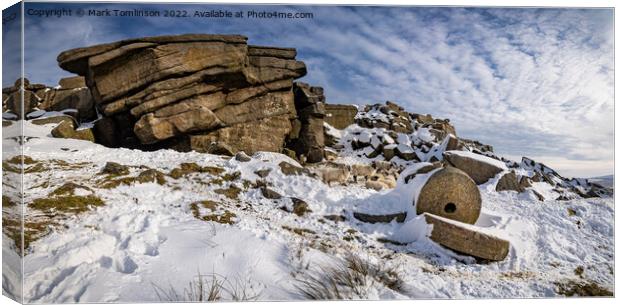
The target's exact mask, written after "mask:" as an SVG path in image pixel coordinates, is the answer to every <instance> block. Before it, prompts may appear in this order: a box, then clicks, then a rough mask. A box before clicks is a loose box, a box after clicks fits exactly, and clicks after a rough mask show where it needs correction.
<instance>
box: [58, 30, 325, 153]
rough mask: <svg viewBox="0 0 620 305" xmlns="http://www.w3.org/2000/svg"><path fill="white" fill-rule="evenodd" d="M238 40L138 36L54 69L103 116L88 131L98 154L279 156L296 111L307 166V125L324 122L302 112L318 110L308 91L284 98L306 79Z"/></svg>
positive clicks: (299, 65) (313, 142)
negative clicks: (103, 149)
mask: <svg viewBox="0 0 620 305" xmlns="http://www.w3.org/2000/svg"><path fill="white" fill-rule="evenodd" d="M246 41H247V38H246V37H244V36H240V35H210V34H188V35H177V36H159V37H145V38H137V39H129V40H123V41H118V42H114V43H109V44H103V45H97V46H92V47H87V48H80V49H74V50H69V51H66V52H63V53H61V54H60V55H59V56H58V62H59V65H60V66H61V67H62V68H63V69H65V70H67V71H70V72H73V73H76V74H78V75H80V76H83V77H85V84H86V85H87V86H88V89H90V92H91V93H92V97H93V100H94V102H95V104H97V107H98V108H99V109H100V110H101V112H102V114H103V115H104V118H103V119H101V120H99V121H101V123H99V124H96V125H95V130H94V131H95V134H96V138H97V141H98V142H99V141H100V143H102V144H104V145H110V146H114V147H116V146H124V147H125V146H130V145H137V147H144V148H146V149H152V148H164V147H167V148H173V149H178V150H187V149H194V150H197V151H210V152H213V151H225V152H226V154H229V153H234V152H236V151H238V150H244V151H246V152H247V153H251V152H255V151H258V150H269V151H274V152H280V151H282V149H283V148H284V147H285V146H286V145H285V141H286V140H287V139H290V137H289V134H290V133H291V132H292V131H293V128H292V127H291V122H289V120H296V119H297V115H298V113H299V112H301V113H302V114H303V115H301V116H300V117H299V121H300V123H301V122H303V123H305V124H306V126H305V128H304V126H303V124H299V128H298V129H297V130H296V132H298V135H301V137H299V136H298V138H303V139H304V140H305V142H307V143H309V144H308V145H305V147H309V148H310V149H306V151H304V153H306V155H312V157H311V158H312V159H317V158H318V157H316V156H317V155H318V154H319V152H320V155H321V158H322V155H323V151H322V146H321V145H320V144H321V143H322V141H321V139H320V138H322V134H323V130H322V122H321V124H320V125H321V132H320V133H318V132H317V131H318V128H317V127H316V126H318V125H319V124H318V123H317V122H313V121H312V119H311V118H319V116H317V114H319V113H320V112H321V111H323V114H321V115H324V109H323V110H321V109H320V108H321V107H318V108H317V107H314V108H306V106H309V105H310V104H313V103H314V104H316V103H315V102H317V101H318V102H321V103H322V102H323V101H324V97H323V95H322V89H320V88H319V87H309V86H308V90H309V93H310V94H309V95H306V96H302V95H297V94H294V93H293V90H292V87H293V80H294V79H296V78H299V77H302V76H304V75H305V74H306V66H305V64H304V63H303V62H300V61H297V60H295V56H296V51H295V49H290V48H276V47H263V46H252V45H248V44H247V43H246ZM62 83H63V84H61V87H62V88H64V87H77V86H80V85H81V82H80V79H68V80H63V81H62ZM319 89H320V90H319ZM73 90H78V89H73ZM319 91H320V92H319ZM298 97H299V98H300V100H299V102H298V101H296V99H297V98H298ZM301 98H303V99H304V100H301ZM317 99H318V100H317ZM321 99H322V100H321ZM301 104H308V105H306V106H304V107H298V105H301ZM314 106H316V105H314ZM306 114H308V115H306ZM110 118H111V119H110ZM119 118H126V119H125V120H122V119H119ZM99 121H98V122H99ZM285 121H286V122H285ZM269 128H273V129H269ZM111 133H114V134H116V135H118V137H117V138H118V140H116V139H114V137H113V136H111V135H110V134H111ZM315 135H318V136H315ZM314 138H316V139H314ZM216 147H220V148H222V147H225V148H226V149H225V150H221V149H217V150H214V148H216ZM316 149H320V151H317V152H316V153H315V152H314V150H316Z"/></svg>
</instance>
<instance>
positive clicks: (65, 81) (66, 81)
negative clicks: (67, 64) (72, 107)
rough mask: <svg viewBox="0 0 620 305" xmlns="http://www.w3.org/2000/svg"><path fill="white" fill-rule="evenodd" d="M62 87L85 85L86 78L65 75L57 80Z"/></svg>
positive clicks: (75, 87)
mask: <svg viewBox="0 0 620 305" xmlns="http://www.w3.org/2000/svg"><path fill="white" fill-rule="evenodd" d="M58 84H59V85H60V87H61V88H62V89H65V90H66V89H78V88H85V87H86V79H84V77H83V76H73V77H65V78H62V79H60V80H59V81H58Z"/></svg>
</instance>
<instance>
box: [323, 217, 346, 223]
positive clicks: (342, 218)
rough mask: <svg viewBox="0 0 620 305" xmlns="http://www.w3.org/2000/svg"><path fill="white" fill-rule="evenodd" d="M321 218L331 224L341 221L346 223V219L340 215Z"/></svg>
mask: <svg viewBox="0 0 620 305" xmlns="http://www.w3.org/2000/svg"><path fill="white" fill-rule="evenodd" d="M323 218H325V219H327V220H331V221H333V222H341V221H346V220H347V218H346V217H344V216H342V215H325V216H323Z"/></svg>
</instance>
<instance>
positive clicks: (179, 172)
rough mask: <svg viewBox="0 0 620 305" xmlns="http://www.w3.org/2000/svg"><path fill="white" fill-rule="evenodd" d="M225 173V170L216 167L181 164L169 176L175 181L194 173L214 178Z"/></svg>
mask: <svg viewBox="0 0 620 305" xmlns="http://www.w3.org/2000/svg"><path fill="white" fill-rule="evenodd" d="M223 172H224V169H223V168H220V167H214V166H200V165H198V164H196V163H193V162H192V163H181V164H180V165H179V167H177V168H175V169H173V170H171V171H170V173H169V174H168V175H169V176H170V177H172V178H174V179H179V178H181V177H185V176H187V175H189V174H193V173H206V174H209V175H212V176H218V175H220V174H222V173H223Z"/></svg>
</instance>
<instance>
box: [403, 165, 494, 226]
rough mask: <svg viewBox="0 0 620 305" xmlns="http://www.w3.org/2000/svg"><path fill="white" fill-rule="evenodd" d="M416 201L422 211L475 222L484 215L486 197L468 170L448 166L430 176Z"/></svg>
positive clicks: (417, 209)
mask: <svg viewBox="0 0 620 305" xmlns="http://www.w3.org/2000/svg"><path fill="white" fill-rule="evenodd" d="M414 200H415V198H414ZM414 204H415V206H416V212H417V213H418V214H422V213H431V214H435V215H439V216H441V217H446V218H449V219H454V220H457V221H462V222H465V223H469V224H473V223H475V222H476V220H478V216H480V209H481V207H482V199H481V197H480V191H479V190H478V187H477V186H476V184H475V183H474V181H473V180H472V179H471V178H469V176H467V174H465V173H464V172H463V171H461V170H459V169H457V168H454V167H446V168H443V169H441V170H439V171H437V172H435V173H433V175H432V176H430V177H429V178H428V180H427V181H426V183H425V184H424V186H423V187H422V189H421V190H420V193H419V195H418V198H417V202H415V203H414Z"/></svg>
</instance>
